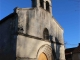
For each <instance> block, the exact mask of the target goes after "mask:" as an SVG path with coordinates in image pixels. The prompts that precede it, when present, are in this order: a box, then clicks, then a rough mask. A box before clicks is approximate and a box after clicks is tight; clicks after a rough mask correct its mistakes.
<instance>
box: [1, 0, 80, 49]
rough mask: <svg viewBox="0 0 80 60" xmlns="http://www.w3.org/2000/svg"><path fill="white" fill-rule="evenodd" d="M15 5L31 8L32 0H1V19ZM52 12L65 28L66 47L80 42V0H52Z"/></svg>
mask: <svg viewBox="0 0 80 60" xmlns="http://www.w3.org/2000/svg"><path fill="white" fill-rule="evenodd" d="M15 7H19V8H31V0H0V20H1V19H2V18H4V17H6V16H7V15H9V14H10V13H12V12H13V9H14V8H15ZM52 14H53V17H54V18H55V19H56V20H57V22H58V23H59V24H60V25H61V26H62V28H63V29H64V42H65V47H66V48H72V47H77V46H78V43H80V0H52Z"/></svg>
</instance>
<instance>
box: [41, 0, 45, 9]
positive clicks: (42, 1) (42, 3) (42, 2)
mask: <svg viewBox="0 0 80 60" xmlns="http://www.w3.org/2000/svg"><path fill="white" fill-rule="evenodd" d="M40 7H42V8H44V0H40Z"/></svg>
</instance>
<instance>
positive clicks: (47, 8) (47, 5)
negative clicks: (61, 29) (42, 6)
mask: <svg viewBox="0 0 80 60" xmlns="http://www.w3.org/2000/svg"><path fill="white" fill-rule="evenodd" d="M46 10H47V11H50V8H49V2H48V1H46Z"/></svg>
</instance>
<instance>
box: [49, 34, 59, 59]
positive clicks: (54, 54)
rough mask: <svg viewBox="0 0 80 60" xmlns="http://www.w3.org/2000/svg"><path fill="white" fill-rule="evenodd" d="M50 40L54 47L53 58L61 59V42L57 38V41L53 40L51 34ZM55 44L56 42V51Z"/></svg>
mask: <svg viewBox="0 0 80 60" xmlns="http://www.w3.org/2000/svg"><path fill="white" fill-rule="evenodd" d="M50 41H51V46H52V47H53V49H52V53H53V59H52V60H59V57H60V45H59V44H58V43H57V42H59V41H58V39H57V38H55V41H56V42H53V36H51V35H50ZM54 44H56V51H55V47H54Z"/></svg>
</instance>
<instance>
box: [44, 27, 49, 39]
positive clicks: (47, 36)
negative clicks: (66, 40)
mask: <svg viewBox="0 0 80 60" xmlns="http://www.w3.org/2000/svg"><path fill="white" fill-rule="evenodd" d="M43 38H44V39H46V40H49V31H48V29H47V28H45V29H44V31H43Z"/></svg>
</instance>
